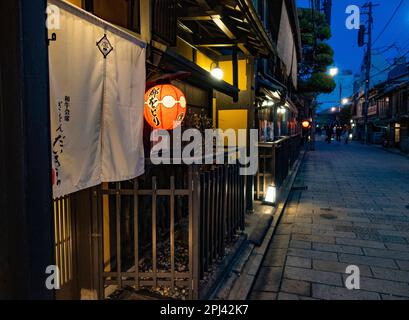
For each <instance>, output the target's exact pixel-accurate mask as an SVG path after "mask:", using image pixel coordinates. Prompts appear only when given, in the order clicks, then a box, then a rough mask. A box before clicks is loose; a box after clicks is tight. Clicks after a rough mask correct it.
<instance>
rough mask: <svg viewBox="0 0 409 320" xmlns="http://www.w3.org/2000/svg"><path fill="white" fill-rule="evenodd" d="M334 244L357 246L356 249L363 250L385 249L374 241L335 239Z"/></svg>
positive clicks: (381, 243) (382, 244)
mask: <svg viewBox="0 0 409 320" xmlns="http://www.w3.org/2000/svg"><path fill="white" fill-rule="evenodd" d="M335 242H336V244H341V245H349V246H357V247H364V248H375V249H385V244H384V243H383V242H376V241H365V240H357V239H347V238H336V240H335Z"/></svg>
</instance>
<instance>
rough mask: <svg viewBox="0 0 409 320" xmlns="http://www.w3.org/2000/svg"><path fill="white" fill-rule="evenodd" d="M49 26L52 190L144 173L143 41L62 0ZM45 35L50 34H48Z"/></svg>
mask: <svg viewBox="0 0 409 320" xmlns="http://www.w3.org/2000/svg"><path fill="white" fill-rule="evenodd" d="M51 3H52V4H57V5H58V7H59V8H60V29H59V30H51V31H50V33H55V34H56V41H52V42H50V46H49V65H50V113H51V137H52V141H51V144H52V163H53V182H54V184H53V196H54V198H58V197H61V196H64V195H67V194H70V193H73V192H76V191H79V190H81V189H85V188H89V187H92V186H95V185H98V184H100V183H101V182H114V181H121V180H126V179H132V178H135V177H137V176H139V175H141V174H143V172H144V155H143V142H142V134H143V107H144V92H145V72H146V71H145V47H144V45H143V43H142V44H141V43H140V41H139V40H137V39H133V37H131V36H129V35H127V34H125V33H124V32H122V31H120V30H116V29H115V28H114V27H112V26H111V25H109V24H106V23H104V22H103V21H102V20H100V19H97V18H95V17H93V16H91V15H89V14H87V13H85V12H83V11H82V10H80V9H77V8H74V7H72V6H71V5H68V4H66V3H64V2H60V1H56V0H53V1H51ZM50 36H51V35H50Z"/></svg>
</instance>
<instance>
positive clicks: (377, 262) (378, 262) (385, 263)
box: [339, 253, 397, 269]
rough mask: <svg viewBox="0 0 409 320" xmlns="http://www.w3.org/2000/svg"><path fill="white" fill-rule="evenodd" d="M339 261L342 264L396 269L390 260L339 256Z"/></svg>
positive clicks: (346, 255)
mask: <svg viewBox="0 0 409 320" xmlns="http://www.w3.org/2000/svg"><path fill="white" fill-rule="evenodd" d="M339 261H340V262H344V263H350V264H354V265H360V264H363V265H367V266H377V267H385V268H392V269H397V266H396V263H395V262H394V260H392V259H384V258H377V257H366V256H357V255H352V254H345V253H341V254H339Z"/></svg>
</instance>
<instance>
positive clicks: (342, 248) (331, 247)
mask: <svg viewBox="0 0 409 320" xmlns="http://www.w3.org/2000/svg"><path fill="white" fill-rule="evenodd" d="M312 248H313V249H314V250H318V251H328V252H340V253H350V254H356V255H362V254H363V252H362V250H361V248H359V247H352V246H346V245H335V244H323V243H313V244H312Z"/></svg>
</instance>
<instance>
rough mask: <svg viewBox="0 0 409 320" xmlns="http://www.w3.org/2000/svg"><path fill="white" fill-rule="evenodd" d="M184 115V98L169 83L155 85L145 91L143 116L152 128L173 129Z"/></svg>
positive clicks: (180, 92) (178, 124)
mask: <svg viewBox="0 0 409 320" xmlns="http://www.w3.org/2000/svg"><path fill="white" fill-rule="evenodd" d="M185 115H186V98H185V96H184V94H183V93H182V91H180V90H179V89H178V88H176V87H175V86H172V85H170V84H163V85H157V86H154V87H153V88H151V89H149V90H148V91H147V92H146V93H145V108H144V116H145V119H146V121H147V122H148V123H149V124H150V125H151V126H152V128H154V129H163V130H173V129H175V128H177V127H178V126H180V124H181V123H182V121H183V119H184V118H185Z"/></svg>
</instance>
